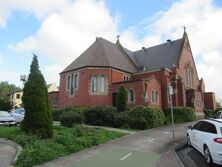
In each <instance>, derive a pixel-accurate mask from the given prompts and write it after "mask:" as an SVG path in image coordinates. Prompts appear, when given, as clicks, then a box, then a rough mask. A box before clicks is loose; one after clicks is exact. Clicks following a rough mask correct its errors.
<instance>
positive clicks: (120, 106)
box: [117, 86, 127, 112]
mask: <svg viewBox="0 0 222 167" xmlns="http://www.w3.org/2000/svg"><path fill="white" fill-rule="evenodd" d="M126 101H127V91H126V89H125V88H124V86H121V87H120V89H119V94H118V98H117V111H118V112H121V111H125V110H126V109H127V103H126Z"/></svg>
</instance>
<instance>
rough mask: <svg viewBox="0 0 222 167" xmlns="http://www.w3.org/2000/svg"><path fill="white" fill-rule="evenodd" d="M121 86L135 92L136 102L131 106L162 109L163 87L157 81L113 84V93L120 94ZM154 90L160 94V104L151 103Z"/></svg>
mask: <svg viewBox="0 0 222 167" xmlns="http://www.w3.org/2000/svg"><path fill="white" fill-rule="evenodd" d="M145 83H146V85H147V89H146V88H145V87H146V86H145ZM121 86H124V87H125V88H126V89H133V90H134V93H135V102H134V103H129V106H135V105H144V106H155V107H162V99H161V86H160V84H159V82H158V81H157V80H156V79H152V80H150V81H149V82H145V81H142V80H138V81H130V82H124V83H117V84H113V85H112V86H111V92H118V91H119V88H120V87H121ZM145 90H147V95H148V102H145V100H144V96H145ZM152 90H156V91H157V92H158V96H159V98H158V99H159V100H158V101H159V103H158V104H152V103H151V93H152Z"/></svg>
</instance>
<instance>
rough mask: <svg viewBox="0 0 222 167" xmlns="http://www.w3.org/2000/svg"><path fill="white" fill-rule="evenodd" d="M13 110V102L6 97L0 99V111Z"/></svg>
mask: <svg viewBox="0 0 222 167" xmlns="http://www.w3.org/2000/svg"><path fill="white" fill-rule="evenodd" d="M12 108H13V102H12V101H11V100H10V99H9V97H8V96H3V97H0V110H2V111H9V110H11V109H12Z"/></svg>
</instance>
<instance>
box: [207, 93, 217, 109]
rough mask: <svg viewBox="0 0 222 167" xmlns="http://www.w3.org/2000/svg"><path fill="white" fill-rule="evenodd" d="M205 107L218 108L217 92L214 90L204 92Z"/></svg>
mask: <svg viewBox="0 0 222 167" xmlns="http://www.w3.org/2000/svg"><path fill="white" fill-rule="evenodd" d="M204 107H206V108H209V109H211V110H215V109H216V100H215V94H214V93H213V92H205V93H204Z"/></svg>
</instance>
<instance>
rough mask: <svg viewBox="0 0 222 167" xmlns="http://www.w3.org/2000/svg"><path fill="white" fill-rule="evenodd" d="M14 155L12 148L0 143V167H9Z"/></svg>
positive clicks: (14, 151)
mask: <svg viewBox="0 0 222 167" xmlns="http://www.w3.org/2000/svg"><path fill="white" fill-rule="evenodd" d="M15 154H16V150H15V148H14V147H12V146H10V145H8V144H4V143H0V167H9V166H11V165H10V164H11V162H12V159H13V158H14V156H15Z"/></svg>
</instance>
